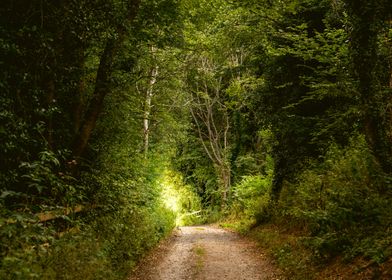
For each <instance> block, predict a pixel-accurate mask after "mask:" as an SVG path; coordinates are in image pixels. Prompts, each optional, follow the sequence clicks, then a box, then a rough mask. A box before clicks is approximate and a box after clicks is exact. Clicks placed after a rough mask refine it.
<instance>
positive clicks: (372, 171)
mask: <svg viewBox="0 0 392 280" xmlns="http://www.w3.org/2000/svg"><path fill="white" fill-rule="evenodd" d="M390 194H391V188H390V184H389V183H388V181H387V176H385V174H383V173H382V171H381V170H380V168H379V166H378V165H377V162H376V161H375V159H374V158H373V156H372V154H371V152H370V151H369V150H368V148H367V145H366V142H365V140H364V138H363V137H362V136H358V137H355V138H353V139H352V141H351V144H350V146H349V147H348V148H346V149H341V148H339V147H337V146H332V147H331V148H330V150H329V152H328V153H327V156H326V158H325V160H324V161H323V162H322V163H321V164H315V165H314V167H313V168H312V169H308V170H306V171H305V172H303V173H302V175H300V176H299V179H298V182H296V183H295V184H290V185H288V186H287V189H286V191H285V192H283V193H282V202H281V207H282V208H283V210H282V213H283V214H284V216H285V217H286V219H290V220H292V221H295V223H296V224H303V225H305V227H306V228H307V229H308V231H309V235H310V238H307V239H306V243H307V244H308V245H309V246H310V247H311V248H313V250H314V254H315V255H316V256H318V257H323V258H325V257H330V256H333V255H335V254H340V253H344V254H345V255H346V257H350V258H352V257H355V256H357V255H365V256H368V257H370V258H372V259H373V260H374V261H376V262H382V261H383V260H385V259H386V257H387V256H388V255H390V254H391V252H390V250H391V249H390V248H391V244H392V242H391V241H392V240H391V238H390V232H391V224H392V223H391V222H392V218H391V216H390V215H389V213H391V212H392V199H391V195H390Z"/></svg>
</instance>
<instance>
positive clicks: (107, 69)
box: [72, 0, 140, 159]
mask: <svg viewBox="0 0 392 280" xmlns="http://www.w3.org/2000/svg"><path fill="white" fill-rule="evenodd" d="M139 6H140V0H134V1H132V2H131V3H130V5H129V8H128V9H129V14H128V18H127V22H126V23H125V24H124V25H127V24H130V23H131V22H132V20H133V19H134V18H135V17H136V15H137V11H138V8H139ZM116 35H117V36H113V38H110V39H108V40H107V42H106V45H105V48H104V51H103V53H102V55H101V59H100V63H99V67H98V72H97V78H96V80H95V89H94V93H93V98H92V100H91V101H90V105H89V107H88V108H87V111H86V114H85V118H84V120H83V123H82V125H81V126H80V129H79V132H78V134H77V136H76V138H75V140H74V144H73V149H72V156H73V158H75V159H78V158H80V157H81V156H82V154H83V153H84V151H85V149H86V147H87V144H88V141H89V140H90V137H91V133H92V131H93V130H94V128H95V125H96V122H97V119H98V116H99V114H100V112H101V110H102V107H103V101H104V98H105V96H106V95H107V94H108V93H109V91H110V80H111V75H112V72H113V61H114V58H115V56H116V55H117V52H118V50H119V48H120V47H121V45H122V43H123V42H124V40H125V38H126V35H127V29H126V28H125V27H124V26H117V30H116Z"/></svg>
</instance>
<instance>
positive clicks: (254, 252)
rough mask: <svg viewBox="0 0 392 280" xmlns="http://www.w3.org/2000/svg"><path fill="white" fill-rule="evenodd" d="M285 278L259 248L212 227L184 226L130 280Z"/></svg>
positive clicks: (153, 253)
mask: <svg viewBox="0 0 392 280" xmlns="http://www.w3.org/2000/svg"><path fill="white" fill-rule="evenodd" d="M139 279H140V280H172V279H173V280H183V279H192V280H215V279H224V280H245V279H246V280H255V279H263V280H264V279H266V280H267V279H268V280H278V279H282V278H281V277H279V276H278V273H277V272H276V269H275V268H274V267H273V265H272V264H271V263H270V262H269V261H268V259H266V257H265V256H264V255H263V254H262V252H261V251H260V249H259V248H257V246H256V245H255V244H254V243H253V242H251V241H249V240H247V239H244V238H242V237H240V236H238V235H237V234H235V233H232V232H230V231H227V230H224V229H220V228H217V227H212V226H198V227H181V228H180V229H179V230H178V231H177V232H176V233H175V234H174V235H173V236H172V237H171V238H170V239H169V240H167V241H166V242H164V243H163V244H161V245H160V246H159V247H158V248H157V249H156V250H155V251H154V252H152V253H151V254H150V255H149V256H148V257H146V258H145V259H144V260H143V261H142V262H141V263H140V265H139V266H138V267H137V268H136V270H135V271H134V273H133V275H132V276H131V278H130V280H139Z"/></svg>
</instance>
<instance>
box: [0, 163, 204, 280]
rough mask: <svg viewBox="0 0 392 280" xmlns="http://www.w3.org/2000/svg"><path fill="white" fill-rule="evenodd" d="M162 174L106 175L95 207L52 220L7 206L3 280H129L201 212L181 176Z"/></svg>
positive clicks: (2, 232)
mask: <svg viewBox="0 0 392 280" xmlns="http://www.w3.org/2000/svg"><path fill="white" fill-rule="evenodd" d="M150 172H152V173H154V172H153V170H150ZM155 173H156V172H155ZM159 173H160V172H158V173H157V174H159ZM162 173H164V174H166V175H165V176H162V177H158V178H155V179H154V180H151V178H150V181H148V180H146V179H145V180H141V179H139V180H138V181H135V180H132V179H130V178H128V179H127V180H125V179H124V178H122V181H119V179H118V177H117V180H115V179H114V178H109V177H108V176H104V177H102V176H101V177H100V178H99V179H100V182H101V189H100V192H99V194H98V197H97V200H96V203H97V204H96V206H95V207H94V208H93V209H90V210H88V211H86V212H81V213H78V214H71V215H68V216H66V215H63V216H60V217H58V218H57V219H54V220H50V221H47V222H39V221H38V219H37V217H36V216H35V215H34V214H33V212H32V211H31V209H27V208H26V209H24V211H20V209H19V210H17V211H14V212H12V211H5V210H4V209H5V208H3V207H2V213H1V217H2V218H1V227H0V236H1V240H2V242H1V257H2V261H1V267H0V278H1V279H125V278H126V277H127V275H129V272H130V269H131V268H132V267H133V266H134V265H135V263H136V262H137V261H138V260H139V259H140V257H141V256H142V255H143V254H145V252H146V251H148V250H149V249H151V248H152V247H153V246H154V245H156V244H157V242H158V241H159V240H160V239H162V238H164V237H165V236H167V234H168V233H170V232H171V230H172V229H173V227H174V226H175V225H176V222H177V223H179V222H181V224H185V223H189V222H192V221H194V220H195V217H194V215H188V216H187V214H188V213H192V212H197V211H198V210H200V202H199V201H198V199H197V197H196V196H195V195H194V194H193V193H192V191H191V190H190V188H189V187H186V186H183V185H180V182H181V178H180V177H179V175H176V174H175V173H173V172H170V171H166V172H163V171H162ZM168 174H171V177H169V175H168ZM90 180H91V179H90ZM184 217H187V218H184Z"/></svg>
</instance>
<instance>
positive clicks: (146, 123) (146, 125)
mask: <svg viewBox="0 0 392 280" xmlns="http://www.w3.org/2000/svg"><path fill="white" fill-rule="evenodd" d="M151 51H152V52H153V53H154V47H151ZM157 76H158V66H155V67H154V68H153V69H152V70H151V76H150V81H149V84H148V88H147V90H146V96H145V100H144V114H143V133H144V134H143V147H144V157H145V158H147V156H148V148H149V138H150V115H151V102H152V97H153V87H154V85H155V83H156V82H157Z"/></svg>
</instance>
